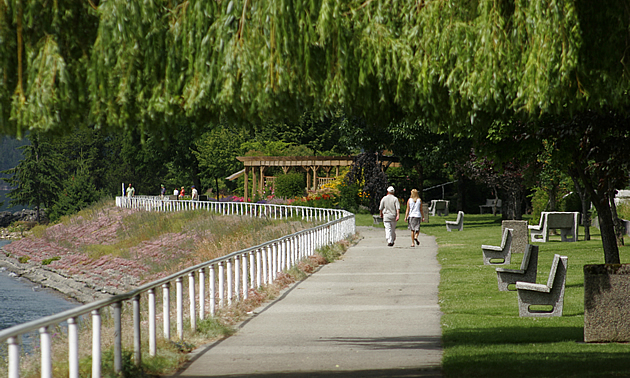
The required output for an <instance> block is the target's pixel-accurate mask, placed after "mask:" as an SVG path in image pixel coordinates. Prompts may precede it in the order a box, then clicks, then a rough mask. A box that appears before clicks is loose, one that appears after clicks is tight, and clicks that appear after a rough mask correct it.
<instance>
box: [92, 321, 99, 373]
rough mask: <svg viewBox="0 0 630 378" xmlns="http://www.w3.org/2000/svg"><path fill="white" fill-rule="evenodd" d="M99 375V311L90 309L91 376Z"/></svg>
mask: <svg viewBox="0 0 630 378" xmlns="http://www.w3.org/2000/svg"><path fill="white" fill-rule="evenodd" d="M100 377H101V311H100V310H98V309H97V310H92V378H100Z"/></svg>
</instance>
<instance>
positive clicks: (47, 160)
mask: <svg viewBox="0 0 630 378" xmlns="http://www.w3.org/2000/svg"><path fill="white" fill-rule="evenodd" d="M28 139H29V140H30V141H31V143H30V144H29V145H26V146H24V147H22V148H23V151H24V159H23V160H22V161H20V163H19V164H18V165H17V167H15V168H12V169H9V170H7V171H5V172H4V173H6V174H8V175H10V177H9V178H5V179H4V180H5V181H6V182H8V183H9V184H10V185H11V186H12V187H14V188H15V189H13V190H11V192H9V197H10V198H11V203H12V204H21V205H28V206H32V207H34V208H35V209H36V210H37V221H40V215H41V214H40V209H41V208H42V207H44V208H50V206H52V204H53V203H54V201H55V200H56V199H57V197H58V195H59V191H60V189H61V187H62V180H63V164H64V163H63V158H62V156H61V155H60V154H59V153H58V152H57V151H56V150H55V149H54V148H53V146H52V144H51V143H50V141H49V140H48V137H47V136H45V135H43V134H42V133H39V132H37V131H32V132H31V133H30V134H29V135H28Z"/></svg>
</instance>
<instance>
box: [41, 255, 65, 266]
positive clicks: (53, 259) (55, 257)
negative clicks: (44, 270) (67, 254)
mask: <svg viewBox="0 0 630 378" xmlns="http://www.w3.org/2000/svg"><path fill="white" fill-rule="evenodd" d="M57 260H61V257H59V256H54V257H51V258H49V259H43V260H42V265H50V263H51V262H53V261H57Z"/></svg>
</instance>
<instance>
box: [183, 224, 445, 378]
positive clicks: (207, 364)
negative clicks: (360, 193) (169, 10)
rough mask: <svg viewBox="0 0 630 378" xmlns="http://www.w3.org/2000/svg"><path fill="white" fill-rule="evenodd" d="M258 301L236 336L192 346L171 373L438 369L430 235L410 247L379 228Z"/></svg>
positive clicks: (399, 373)
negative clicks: (390, 240) (390, 241)
mask: <svg viewBox="0 0 630 378" xmlns="http://www.w3.org/2000/svg"><path fill="white" fill-rule="evenodd" d="M358 231H359V233H360V234H361V235H362V237H363V239H362V240H361V241H360V242H359V243H358V244H357V245H355V246H353V247H351V248H350V249H349V250H348V251H347V252H346V254H345V255H344V257H343V259H342V260H339V261H336V262H334V263H332V264H329V265H326V266H324V267H322V268H321V269H320V270H319V271H318V272H316V273H315V274H313V275H311V276H310V277H308V278H307V279H306V280H304V281H302V282H300V283H298V284H296V285H294V286H292V287H291V288H289V289H287V290H286V291H285V292H284V293H283V294H282V295H281V297H280V298H278V299H277V300H276V301H274V302H272V303H270V304H269V305H267V306H266V307H263V308H261V309H260V310H259V311H260V312H259V313H257V314H256V315H255V316H254V317H252V318H251V319H249V320H247V321H246V322H245V323H244V324H243V326H242V328H241V329H240V330H239V331H238V332H237V333H236V335H234V336H232V337H229V338H227V339H225V340H222V341H218V342H216V343H214V344H211V345H209V346H206V347H205V348H201V349H200V350H197V351H196V352H195V354H194V356H193V357H192V358H191V361H190V362H189V363H188V365H187V366H186V368H185V370H183V371H180V372H179V373H177V374H176V375H174V376H175V377H195V378H200V377H228V376H229V377H265V378H268V377H344V378H346V377H441V376H442V374H441V369H440V363H441V359H442V349H441V342H440V337H441V329H440V315H441V313H440V311H439V307H438V296H437V293H438V283H439V270H440V267H439V265H438V263H437V260H436V253H437V245H436V243H435V240H434V239H433V237H429V236H425V235H422V236H421V238H420V239H419V241H420V245H419V246H416V247H415V248H411V247H410V245H411V240H410V237H409V232H408V231H407V230H403V229H398V230H397V231H398V240H397V242H396V245H395V246H394V247H387V243H386V241H385V232H384V230H383V229H382V228H372V227H359V228H358Z"/></svg>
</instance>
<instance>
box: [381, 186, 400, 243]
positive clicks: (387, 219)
mask: <svg viewBox="0 0 630 378" xmlns="http://www.w3.org/2000/svg"><path fill="white" fill-rule="evenodd" d="M378 209H379V211H380V213H381V218H383V225H384V226H385V238H386V239H387V246H388V247H393V246H394V243H395V242H396V222H398V219H399V218H400V203H399V202H398V198H396V197H395V196H394V187H393V186H390V187H389V188H387V195H386V196H385V197H383V198H382V199H381V204H380V206H379V207H378Z"/></svg>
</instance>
